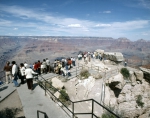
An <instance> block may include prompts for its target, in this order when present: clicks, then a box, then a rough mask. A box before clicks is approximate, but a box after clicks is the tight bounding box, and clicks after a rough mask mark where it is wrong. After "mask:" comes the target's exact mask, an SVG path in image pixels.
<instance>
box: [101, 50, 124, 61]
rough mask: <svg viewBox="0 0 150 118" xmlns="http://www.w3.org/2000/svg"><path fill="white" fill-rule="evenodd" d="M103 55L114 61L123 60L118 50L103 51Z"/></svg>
mask: <svg viewBox="0 0 150 118" xmlns="http://www.w3.org/2000/svg"><path fill="white" fill-rule="evenodd" d="M104 57H105V58H106V59H109V60H112V61H115V62H122V61H124V57H123V54H122V53H120V52H104Z"/></svg>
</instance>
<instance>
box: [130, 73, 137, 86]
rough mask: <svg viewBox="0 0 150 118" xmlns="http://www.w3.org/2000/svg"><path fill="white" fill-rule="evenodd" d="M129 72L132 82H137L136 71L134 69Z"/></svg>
mask: <svg viewBox="0 0 150 118" xmlns="http://www.w3.org/2000/svg"><path fill="white" fill-rule="evenodd" d="M129 73H130V76H129V79H130V80H131V82H132V83H133V84H134V83H136V77H135V75H134V72H133V71H129Z"/></svg>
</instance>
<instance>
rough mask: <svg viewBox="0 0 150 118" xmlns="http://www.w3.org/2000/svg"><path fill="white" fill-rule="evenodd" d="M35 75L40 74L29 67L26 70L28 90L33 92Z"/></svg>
mask: <svg viewBox="0 0 150 118" xmlns="http://www.w3.org/2000/svg"><path fill="white" fill-rule="evenodd" d="M33 74H38V73H36V72H34V71H33V70H32V69H31V68H30V67H29V66H27V68H26V70H25V76H26V80H27V86H28V89H30V90H31V91H32V90H33Z"/></svg>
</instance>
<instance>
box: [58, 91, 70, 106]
mask: <svg viewBox="0 0 150 118" xmlns="http://www.w3.org/2000/svg"><path fill="white" fill-rule="evenodd" d="M60 93H61V94H60V96H59V100H60V101H61V102H62V103H63V104H65V105H69V104H70V101H68V100H69V99H70V98H69V95H68V94H67V93H66V91H65V90H64V89H63V90H60Z"/></svg>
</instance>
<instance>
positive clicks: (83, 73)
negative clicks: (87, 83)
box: [80, 69, 90, 78]
mask: <svg viewBox="0 0 150 118" xmlns="http://www.w3.org/2000/svg"><path fill="white" fill-rule="evenodd" d="M80 76H81V77H84V78H88V77H89V76H90V73H89V71H88V70H86V69H84V70H82V71H81V72H80Z"/></svg>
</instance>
